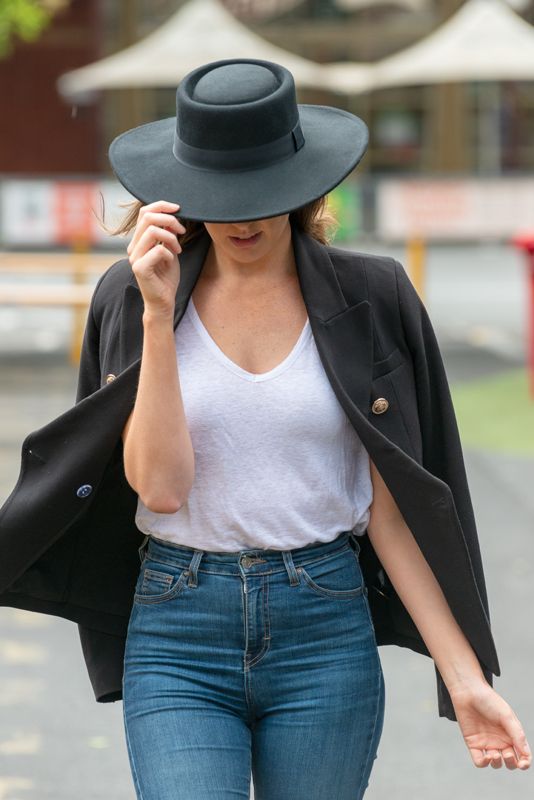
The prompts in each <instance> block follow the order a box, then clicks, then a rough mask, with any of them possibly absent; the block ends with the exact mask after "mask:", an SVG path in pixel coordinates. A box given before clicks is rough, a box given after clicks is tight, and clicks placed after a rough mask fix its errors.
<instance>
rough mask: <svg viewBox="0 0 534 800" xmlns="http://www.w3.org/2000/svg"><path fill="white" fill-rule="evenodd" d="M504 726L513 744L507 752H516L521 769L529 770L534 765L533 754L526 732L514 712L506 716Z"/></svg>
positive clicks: (503, 721)
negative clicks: (533, 761)
mask: <svg viewBox="0 0 534 800" xmlns="http://www.w3.org/2000/svg"><path fill="white" fill-rule="evenodd" d="M502 724H503V727H504V729H505V730H506V733H507V734H508V736H509V737H510V739H511V741H512V744H513V748H512V747H507V748H506V750H507V751H512V752H513V751H514V750H515V752H516V753H517V766H518V767H519V769H528V767H530V765H531V763H532V753H531V752H530V747H529V744H528V741H527V737H526V735H525V731H524V730H523V727H522V725H521V723H520V722H519V720H518V718H517V716H516V715H515V714H514V713H513V712H512V713H511V714H507V715H505V716H504V717H503V720H502ZM503 754H504V753H503Z"/></svg>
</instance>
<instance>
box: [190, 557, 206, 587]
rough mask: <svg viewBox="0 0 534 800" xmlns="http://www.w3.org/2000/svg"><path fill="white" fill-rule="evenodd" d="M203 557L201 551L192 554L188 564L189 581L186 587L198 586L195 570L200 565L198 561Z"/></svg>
mask: <svg viewBox="0 0 534 800" xmlns="http://www.w3.org/2000/svg"><path fill="white" fill-rule="evenodd" d="M203 555H204V551H203V550H195V552H194V553H193V556H192V558H191V561H190V562H189V570H188V573H189V580H188V582H187V585H188V586H198V580H197V569H198V565H199V564H200V559H201V558H202V556H203Z"/></svg>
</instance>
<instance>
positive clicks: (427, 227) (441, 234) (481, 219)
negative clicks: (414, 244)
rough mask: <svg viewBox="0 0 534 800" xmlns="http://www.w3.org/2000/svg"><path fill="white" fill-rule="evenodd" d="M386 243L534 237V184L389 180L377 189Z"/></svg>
mask: <svg viewBox="0 0 534 800" xmlns="http://www.w3.org/2000/svg"><path fill="white" fill-rule="evenodd" d="M376 227H377V234H378V235H380V236H381V237H383V238H385V239H402V240H404V239H408V238H411V237H416V236H420V237H422V238H424V239H471V240H472V239H475V240H476V239H480V238H484V239H488V238H489V239H497V240H499V239H509V238H511V237H512V236H514V235H515V234H517V233H518V232H519V231H528V230H532V231H533V232H534V179H532V178H495V179H482V178H480V179H476V178H470V179H465V180H462V179H391V180H384V181H382V182H381V183H379V185H378V188H377V197H376Z"/></svg>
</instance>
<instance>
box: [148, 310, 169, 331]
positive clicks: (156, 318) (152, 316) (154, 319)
mask: <svg viewBox="0 0 534 800" xmlns="http://www.w3.org/2000/svg"><path fill="white" fill-rule="evenodd" d="M173 323H174V309H173V310H172V311H157V310H155V309H146V308H145V310H144V311H143V325H144V326H145V327H147V326H150V327H163V328H167V327H168V326H169V325H170V326H171V327H173Z"/></svg>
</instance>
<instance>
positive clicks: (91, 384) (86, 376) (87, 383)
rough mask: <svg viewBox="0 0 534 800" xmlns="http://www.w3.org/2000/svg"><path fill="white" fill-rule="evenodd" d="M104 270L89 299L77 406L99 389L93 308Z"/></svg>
mask: <svg viewBox="0 0 534 800" xmlns="http://www.w3.org/2000/svg"><path fill="white" fill-rule="evenodd" d="M107 272H108V270H106V271H105V272H104V273H103V274H102V275H101V276H100V278H99V279H98V281H97V283H96V286H95V288H94V291H93V295H92V297H91V302H90V304H89V310H88V312H87V320H86V323H85V330H84V335H83V340H82V348H81V351H80V364H79V367H78V384H77V388H76V401H75V403H76V404H78V403H79V402H80V400H83V399H84V397H88V396H89V395H90V394H92V393H93V392H96V391H97V390H98V389H99V388H100V380H101V375H100V328H99V326H98V325H97V322H96V319H95V306H96V302H97V293H98V290H99V288H100V284H101V283H102V281H103V280H104V278H105V277H106V275H107Z"/></svg>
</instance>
